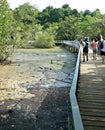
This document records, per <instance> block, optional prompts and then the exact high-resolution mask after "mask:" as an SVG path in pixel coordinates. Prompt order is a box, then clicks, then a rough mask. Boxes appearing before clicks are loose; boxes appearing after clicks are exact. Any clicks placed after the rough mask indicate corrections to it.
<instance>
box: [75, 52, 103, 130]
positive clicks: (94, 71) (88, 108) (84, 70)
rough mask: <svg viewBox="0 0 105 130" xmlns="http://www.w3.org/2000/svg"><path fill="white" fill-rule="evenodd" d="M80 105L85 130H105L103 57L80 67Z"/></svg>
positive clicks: (78, 91) (90, 59) (83, 63)
mask: <svg viewBox="0 0 105 130" xmlns="http://www.w3.org/2000/svg"><path fill="white" fill-rule="evenodd" d="M77 98H78V104H79V108H80V113H81V116H82V121H83V125H84V129H85V130H105V63H104V64H102V61H101V57H100V55H98V59H97V60H93V59H92V51H91V52H90V53H89V61H88V62H82V56H81V65H80V76H79V81H78V90H77Z"/></svg>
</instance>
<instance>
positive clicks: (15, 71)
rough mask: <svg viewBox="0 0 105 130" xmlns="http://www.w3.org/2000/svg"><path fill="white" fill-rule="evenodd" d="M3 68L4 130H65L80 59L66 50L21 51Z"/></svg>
mask: <svg viewBox="0 0 105 130" xmlns="http://www.w3.org/2000/svg"><path fill="white" fill-rule="evenodd" d="M8 60H11V64H5V65H0V130H7V129H8V130H62V129H66V128H67V125H68V124H67V104H68V102H69V90H70V86H71V83H72V78H73V74H74V70H75V63H76V55H75V54H73V53H71V52H69V51H67V50H66V49H64V48H60V47H56V48H53V49H17V50H15V52H14V54H13V55H12V56H10V57H9V59H8Z"/></svg>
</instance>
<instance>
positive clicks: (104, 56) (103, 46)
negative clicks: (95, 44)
mask: <svg viewBox="0 0 105 130" xmlns="http://www.w3.org/2000/svg"><path fill="white" fill-rule="evenodd" d="M100 40H101V57H102V63H104V61H105V40H104V39H103V36H102V35H100Z"/></svg>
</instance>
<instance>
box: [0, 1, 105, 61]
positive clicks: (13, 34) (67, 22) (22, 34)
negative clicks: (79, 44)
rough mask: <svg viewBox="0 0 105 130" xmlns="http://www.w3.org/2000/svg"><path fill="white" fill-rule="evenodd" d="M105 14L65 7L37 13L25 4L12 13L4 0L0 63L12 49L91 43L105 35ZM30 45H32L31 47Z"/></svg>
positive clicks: (0, 18) (0, 15)
mask: <svg viewBox="0 0 105 130" xmlns="http://www.w3.org/2000/svg"><path fill="white" fill-rule="evenodd" d="M104 28H105V14H101V13H100V10H99V9H96V10H95V11H93V12H91V11H89V10H87V9H86V10H85V11H84V12H82V11H81V12H78V10H77V9H73V10H72V9H71V8H70V7H69V5H68V4H65V5H63V6H62V8H54V7H52V6H48V7H46V8H45V9H44V10H43V11H42V12H40V11H39V10H38V9H37V8H36V7H35V6H32V5H30V4H29V3H25V4H23V5H21V6H19V7H18V8H16V9H14V10H12V9H10V8H9V5H8V3H7V1H6V0H2V1H1V2H0V60H5V59H6V58H7V57H8V56H9V55H10V49H12V48H14V47H23V48H29V47H41V48H51V47H54V46H55V44H54V40H75V39H77V40H80V39H81V38H82V37H85V36H87V37H89V38H90V40H92V39H93V38H95V37H97V38H99V34H100V33H101V34H103V35H105V29H104ZM30 45H31V46H30Z"/></svg>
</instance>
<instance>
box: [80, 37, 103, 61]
mask: <svg viewBox="0 0 105 130" xmlns="http://www.w3.org/2000/svg"><path fill="white" fill-rule="evenodd" d="M100 42H101V43H99V42H98V40H97V39H94V40H93V41H92V43H91V46H92V50H93V60H96V59H97V53H98V48H99V45H101V46H100V55H101V57H102V63H104V61H105V40H104V39H103V37H102V35H100ZM81 44H82V46H83V62H85V61H88V51H89V47H88V46H89V39H88V38H84V39H83V40H81Z"/></svg>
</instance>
